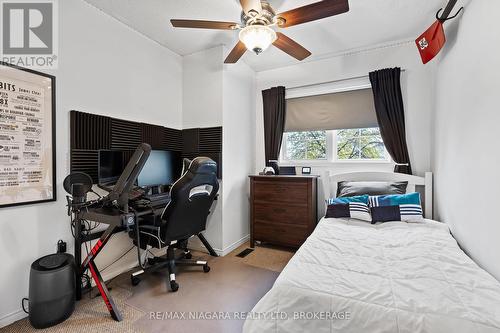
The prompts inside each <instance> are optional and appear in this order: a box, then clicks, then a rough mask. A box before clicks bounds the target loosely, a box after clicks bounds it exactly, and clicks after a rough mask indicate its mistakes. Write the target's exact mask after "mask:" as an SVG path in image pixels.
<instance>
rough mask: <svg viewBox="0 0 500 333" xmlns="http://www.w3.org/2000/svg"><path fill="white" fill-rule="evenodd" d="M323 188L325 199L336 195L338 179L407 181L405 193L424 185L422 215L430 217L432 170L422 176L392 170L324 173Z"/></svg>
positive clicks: (414, 190)
mask: <svg viewBox="0 0 500 333" xmlns="http://www.w3.org/2000/svg"><path fill="white" fill-rule="evenodd" d="M322 179H323V181H324V184H323V188H324V189H325V199H329V198H334V197H335V196H336V195H337V183H338V182H340V181H358V182H363V181H364V182H367V181H373V182H377V181H380V182H408V187H407V188H406V192H407V193H412V192H418V191H417V190H416V186H417V185H420V186H423V187H424V193H423V194H424V205H423V206H424V215H425V217H426V218H428V219H432V172H426V173H425V176H424V177H418V176H411V175H405V174H402V173H393V172H352V173H340V174H335V175H330V174H329V173H327V174H326V177H322Z"/></svg>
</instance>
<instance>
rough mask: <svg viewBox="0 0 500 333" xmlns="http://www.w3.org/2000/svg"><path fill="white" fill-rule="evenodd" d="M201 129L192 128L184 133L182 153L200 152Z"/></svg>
mask: <svg viewBox="0 0 500 333" xmlns="http://www.w3.org/2000/svg"><path fill="white" fill-rule="evenodd" d="M199 147H200V129H199V128H190V129H185V130H183V131H182V151H183V152H186V153H198V152H199V151H200V148H199Z"/></svg>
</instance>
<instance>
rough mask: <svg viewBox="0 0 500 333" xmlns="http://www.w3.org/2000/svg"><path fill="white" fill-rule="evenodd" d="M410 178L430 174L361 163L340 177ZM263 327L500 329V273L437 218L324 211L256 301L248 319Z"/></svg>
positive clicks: (420, 183)
mask: <svg viewBox="0 0 500 333" xmlns="http://www.w3.org/2000/svg"><path fill="white" fill-rule="evenodd" d="M394 177H396V178H397V180H398V181H399V180H407V181H408V182H409V186H408V190H407V191H408V192H409V191H414V190H415V189H417V187H424V190H423V192H424V193H425V197H426V198H425V212H426V217H430V215H429V214H430V213H431V212H432V208H429V205H430V204H431V202H432V191H431V189H430V188H429V187H432V175H431V174H426V176H425V177H415V176H406V175H396V176H395V175H394V174H387V173H355V174H352V173H351V174H346V175H337V176H333V177H328V179H329V180H330V181H329V182H328V184H326V185H325V189H327V190H326V191H325V192H327V194H326V196H329V195H330V193H336V192H335V188H336V183H337V181H339V180H365V181H366V180H370V179H375V180H392V179H394ZM243 331H244V332H245V333H256V332H275V333H278V332H315V333H316V332H500V283H499V282H498V281H497V280H496V279H495V278H493V277H492V276H491V275H489V274H488V273H487V272H485V271H484V270H482V269H481V268H479V267H478V266H477V265H476V264H475V263H474V262H473V261H472V260H471V259H470V258H469V257H467V255H466V254H465V253H463V251H462V250H461V249H460V248H459V246H458V244H457V243H456V241H455V239H454V238H453V237H452V236H451V234H450V231H449V229H448V227H447V226H446V225H445V224H443V223H439V222H436V221H433V220H431V219H425V220H424V221H422V222H418V223H407V222H386V223H382V224H375V225H372V224H370V223H367V222H362V221H358V220H354V219H346V218H342V219H333V218H328V219H327V218H323V219H321V221H320V222H319V223H318V226H317V227H316V229H315V231H314V232H313V233H312V234H311V236H309V238H308V239H307V240H306V242H305V243H304V244H303V245H302V246H301V247H300V249H299V250H298V251H297V253H296V254H295V256H294V257H293V258H292V259H291V260H290V262H289V263H288V265H287V266H286V267H285V269H284V270H283V272H282V273H281V274H280V276H279V277H278V279H277V280H276V282H275V284H274V286H273V287H272V289H271V290H270V291H269V292H268V293H267V294H266V295H265V296H264V297H263V298H262V299H261V300H260V301H259V302H258V303H257V305H256V306H255V307H254V309H253V310H252V312H251V313H250V314H249V315H248V318H247V320H246V321H245V324H244V329H243Z"/></svg>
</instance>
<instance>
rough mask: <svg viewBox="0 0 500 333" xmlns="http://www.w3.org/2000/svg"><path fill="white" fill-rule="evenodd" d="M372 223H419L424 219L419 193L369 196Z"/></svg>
mask: <svg viewBox="0 0 500 333" xmlns="http://www.w3.org/2000/svg"><path fill="white" fill-rule="evenodd" d="M369 204H370V209H371V214H372V223H375V222H388V221H404V222H419V221H422V220H423V219H424V217H423V213H422V205H421V203H420V193H417V192H415V193H408V194H402V195H399V194H391V195H379V196H371V197H370V198H369Z"/></svg>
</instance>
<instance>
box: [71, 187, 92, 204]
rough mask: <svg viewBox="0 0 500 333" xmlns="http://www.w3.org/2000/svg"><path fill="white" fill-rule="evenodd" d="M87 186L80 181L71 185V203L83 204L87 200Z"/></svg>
mask: <svg viewBox="0 0 500 333" xmlns="http://www.w3.org/2000/svg"><path fill="white" fill-rule="evenodd" d="M87 189H88V187H87V186H86V185H85V184H82V183H76V184H72V185H71V194H72V196H73V203H75V204H83V203H85V202H86V201H87V192H88V190H87Z"/></svg>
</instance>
